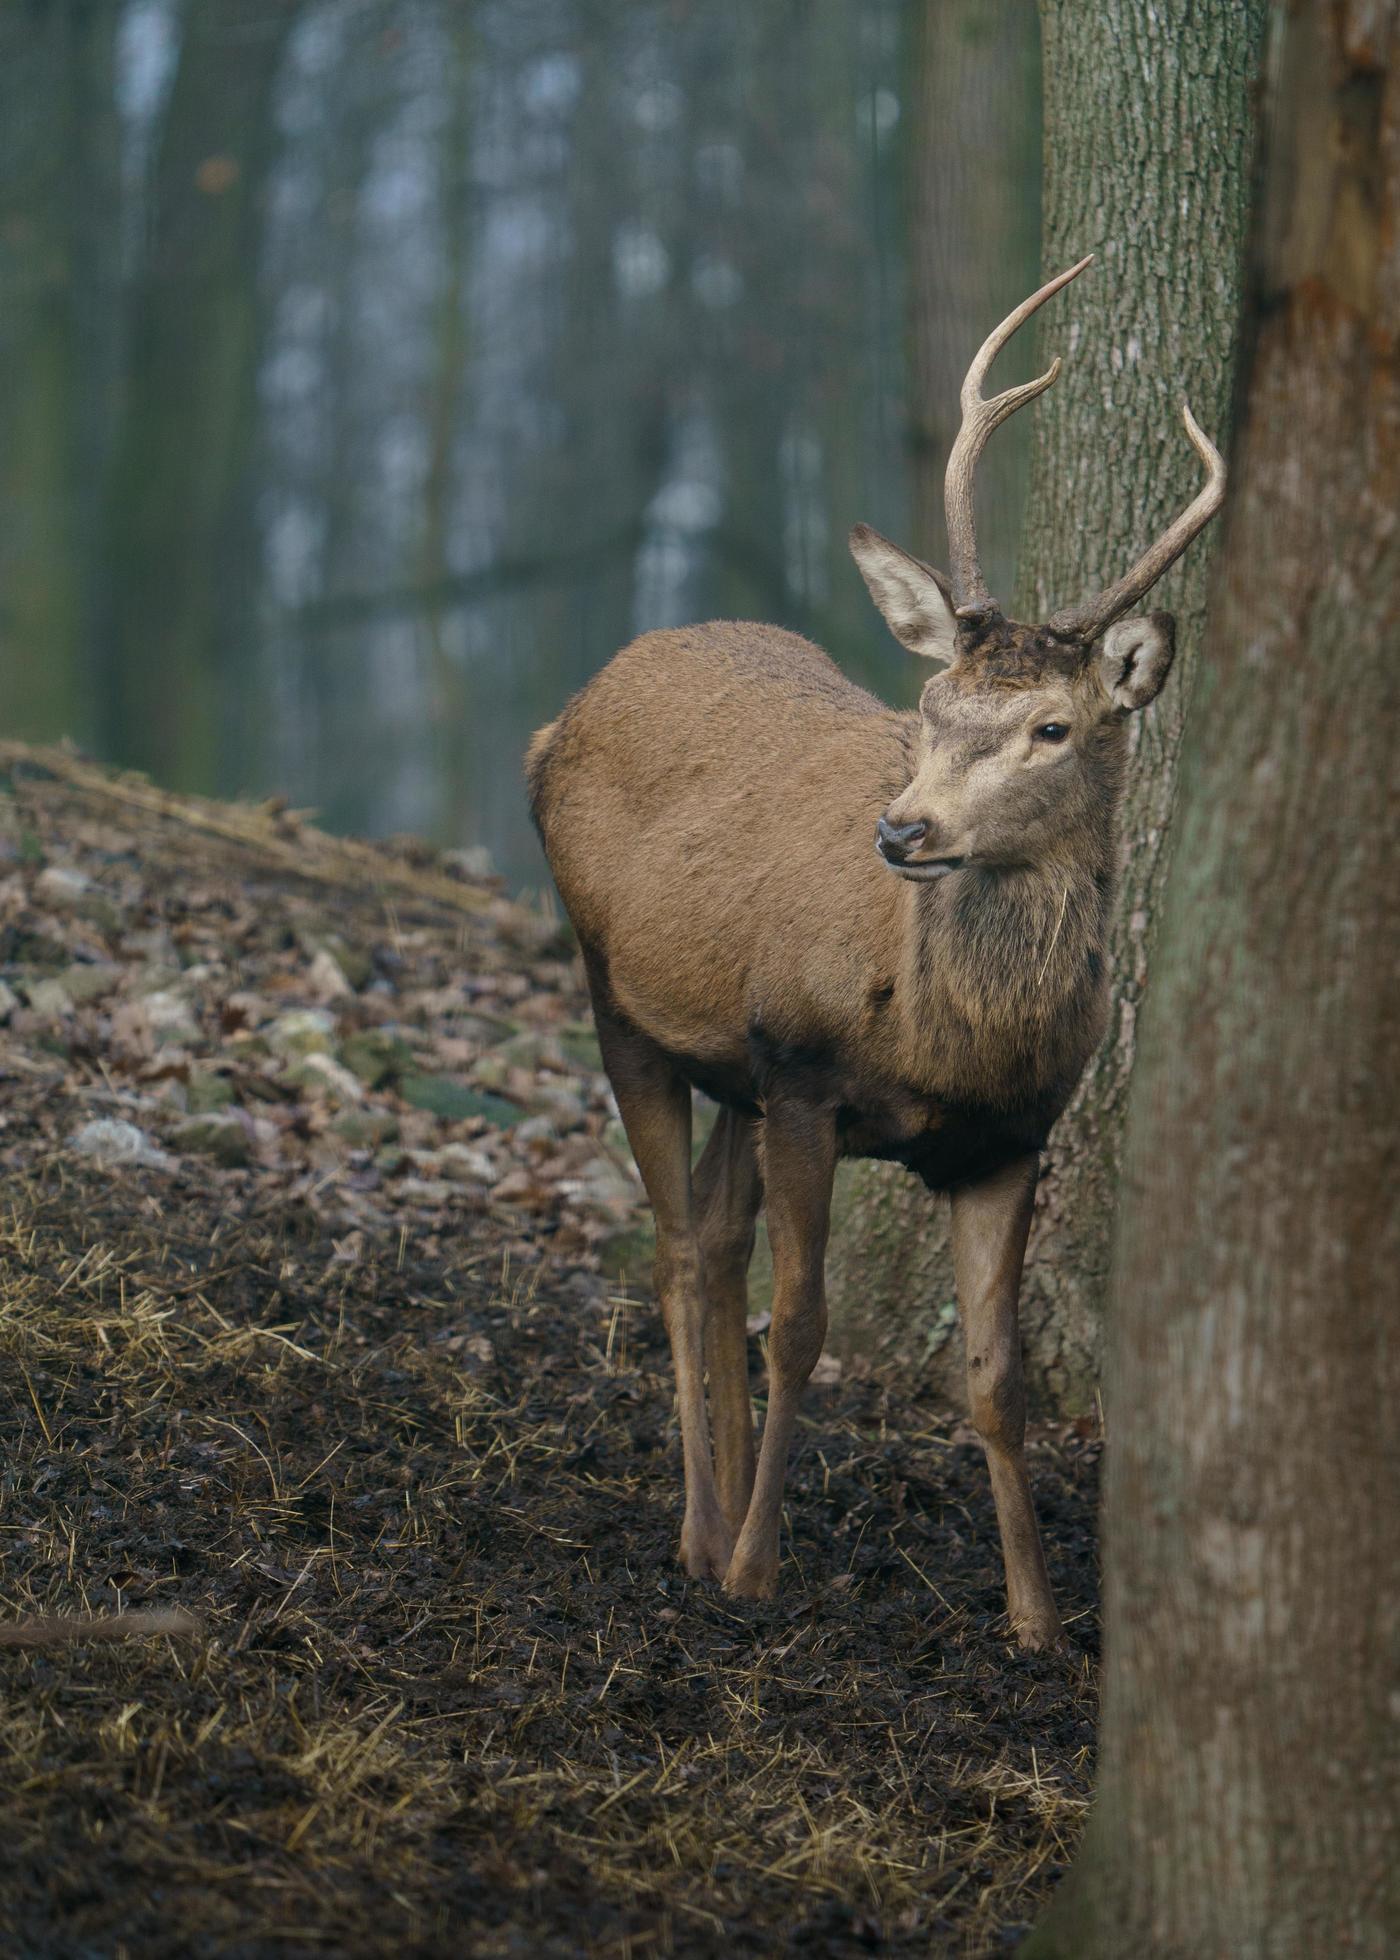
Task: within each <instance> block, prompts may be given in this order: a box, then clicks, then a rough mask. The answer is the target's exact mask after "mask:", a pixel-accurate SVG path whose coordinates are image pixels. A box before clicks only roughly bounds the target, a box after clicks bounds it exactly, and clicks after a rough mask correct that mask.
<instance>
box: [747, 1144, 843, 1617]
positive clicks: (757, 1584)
mask: <svg viewBox="0 0 1400 1960" xmlns="http://www.w3.org/2000/svg"><path fill="white" fill-rule="evenodd" d="M835 1170H836V1126H835V1123H834V1121H833V1119H832V1117H831V1115H830V1114H829V1113H828V1112H827V1111H824V1110H820V1109H813V1108H809V1107H807V1106H804V1105H797V1106H779V1107H774V1106H772V1105H770V1106H769V1109H768V1114H767V1120H766V1121H765V1123H764V1141H763V1182H764V1190H765V1194H766V1202H767V1208H768V1237H769V1240H770V1242H771V1244H772V1247H773V1318H772V1321H771V1323H770V1325H769V1329H768V1414H767V1416H766V1418H765V1420H764V1424H763V1442H762V1444H761V1446H760V1448H759V1452H758V1471H757V1474H756V1476H755V1478H754V1487H753V1496H752V1498H751V1499H750V1501H749V1508H748V1514H747V1516H746V1517H745V1519H744V1526H743V1530H742V1531H741V1532H740V1533H739V1542H738V1544H737V1545H736V1546H735V1547H734V1556H733V1558H732V1559H731V1560H730V1562H729V1570H728V1571H727V1572H726V1573H725V1575H724V1588H725V1591H726V1592H731V1593H739V1594H743V1595H744V1596H746V1597H748V1598H751V1599H771V1598H772V1597H773V1595H774V1593H776V1591H777V1590H778V1526H779V1520H780V1518H781V1514H782V1508H783V1483H784V1480H785V1478H786V1476H787V1461H788V1451H789V1449H790V1447H791V1444H792V1432H793V1429H794V1427H795V1426H796V1423H797V1409H798V1404H799V1402H800V1401H801V1398H802V1391H803V1389H804V1388H805V1387H806V1385H807V1378H808V1376H809V1375H810V1374H811V1372H812V1369H813V1368H814V1367H815V1366H816V1361H817V1356H818V1355H819V1354H820V1353H821V1351H822V1342H823V1340H824V1339H825V1338H826V1291H825V1285H824V1277H823V1267H824V1264H825V1260H826V1238H827V1230H828V1226H829V1224H830V1217H831V1180H832V1177H833V1175H834V1174H835Z"/></svg>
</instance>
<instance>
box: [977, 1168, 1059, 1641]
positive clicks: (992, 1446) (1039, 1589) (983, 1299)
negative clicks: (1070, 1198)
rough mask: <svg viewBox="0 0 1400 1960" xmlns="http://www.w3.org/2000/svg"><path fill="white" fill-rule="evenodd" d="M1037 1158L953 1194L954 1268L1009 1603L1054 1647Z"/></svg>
mask: <svg viewBox="0 0 1400 1960" xmlns="http://www.w3.org/2000/svg"><path fill="white" fill-rule="evenodd" d="M1037 1161H1038V1160H1037V1159H1036V1158H1034V1157H1022V1158H1019V1159H1017V1161H1016V1162H1015V1163H1012V1164H1008V1165H1007V1166H1006V1167H1005V1168H1004V1169H1003V1170H1000V1171H998V1172H997V1173H996V1174H995V1176H993V1177H989V1178H986V1179H984V1180H983V1181H982V1182H980V1183H978V1184H973V1185H968V1186H966V1187H964V1188H963V1189H962V1190H960V1191H955V1192H954V1194H953V1270H954V1275H955V1277H956V1280H957V1288H958V1307H959V1310H960V1312H961V1314H962V1322H963V1333H964V1335H965V1337H966V1341H967V1387H968V1399H969V1401H970V1403H971V1406H972V1420H973V1423H974V1424H975V1426H976V1428H977V1430H978V1432H979V1434H980V1435H981V1437H982V1441H983V1443H984V1444H985V1445H986V1450H987V1467H988V1469H989V1470H990V1472H991V1478H992V1495H993V1497H994V1498H995V1500H996V1507H997V1524H998V1526H999V1528H1000V1531H1001V1549H1002V1556H1003V1558H1004V1560H1005V1564H1006V1605H1007V1612H1008V1615H1009V1617H1010V1620H1011V1627H1012V1631H1013V1632H1014V1633H1015V1635H1016V1637H1017V1639H1018V1640H1019V1641H1020V1643H1021V1645H1022V1646H1023V1647H1030V1648H1037V1647H1051V1646H1054V1644H1055V1643H1056V1641H1057V1640H1058V1639H1059V1637H1060V1616H1059V1613H1058V1612H1057V1611H1056V1608H1055V1599H1054V1595H1053V1594H1052V1592H1051V1590H1050V1578H1049V1574H1048V1573H1047V1572H1046V1569H1045V1554H1044V1552H1043V1551H1042V1550H1041V1546H1040V1532H1039V1531H1038V1529H1037V1528H1036V1522H1035V1510H1034V1507H1033V1505H1032V1503H1031V1487H1030V1479H1029V1477H1028V1476H1027V1474H1026V1456H1025V1439H1026V1395H1025V1388H1024V1386H1023V1384H1022V1380H1021V1331H1020V1324H1019V1318H1018V1312H1017V1308H1018V1301H1019V1296H1020V1290H1021V1264H1022V1261H1023V1259H1024V1257H1025V1251H1026V1237H1027V1234H1028V1233H1029V1231H1030V1222H1031V1209H1032V1206H1033V1205H1034V1202H1035V1182H1036V1171H1037Z"/></svg>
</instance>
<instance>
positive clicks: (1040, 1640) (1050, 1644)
mask: <svg viewBox="0 0 1400 1960" xmlns="http://www.w3.org/2000/svg"><path fill="white" fill-rule="evenodd" d="M1012 1632H1013V1633H1014V1634H1015V1636H1016V1643H1017V1645H1018V1646H1019V1647H1021V1648H1022V1649H1024V1651H1025V1652H1026V1653H1028V1654H1048V1653H1053V1652H1055V1651H1056V1649H1058V1648H1063V1647H1064V1645H1065V1634H1064V1628H1063V1627H1062V1626H1061V1625H1060V1616H1059V1614H1058V1613H1056V1612H1055V1611H1053V1609H1052V1610H1051V1611H1050V1612H1049V1613H1035V1614H1027V1616H1026V1617H1025V1619H1023V1620H1017V1621H1016V1622H1015V1624H1014V1625H1013V1627H1012Z"/></svg>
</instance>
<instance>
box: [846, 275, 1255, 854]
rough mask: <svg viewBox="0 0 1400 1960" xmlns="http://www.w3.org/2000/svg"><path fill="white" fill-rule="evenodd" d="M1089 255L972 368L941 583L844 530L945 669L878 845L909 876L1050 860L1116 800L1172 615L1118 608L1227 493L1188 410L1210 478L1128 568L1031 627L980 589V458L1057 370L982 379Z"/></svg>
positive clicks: (1136, 596)
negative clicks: (1128, 744) (995, 385)
mask: <svg viewBox="0 0 1400 1960" xmlns="http://www.w3.org/2000/svg"><path fill="white" fill-rule="evenodd" d="M1091 262H1092V261H1091V258H1085V259H1081V260H1080V261H1079V263H1078V265H1074V266H1071V267H1070V269H1069V270H1068V272H1062V273H1060V274H1059V276H1058V277H1057V278H1055V279H1051V280H1050V281H1049V282H1048V283H1047V284H1046V285H1044V286H1042V287H1041V288H1040V290H1039V292H1036V293H1032V294H1031V296H1030V298H1029V299H1026V300H1023V301H1022V302H1021V304H1020V305H1019V306H1018V307H1017V308H1016V309H1015V310H1014V312H1011V313H1009V314H1008V315H1007V317H1006V318H1005V319H1004V320H1003V321H1002V322H1001V324H1000V326H998V327H996V328H995V329H994V330H993V331H992V332H991V333H990V334H989V335H988V336H987V338H986V340H985V341H984V342H983V343H982V346H981V347H980V348H979V349H978V352H977V354H976V356H975V358H974V359H973V362H972V365H971V367H970V368H969V369H968V371H967V376H966V379H965V380H964V382H963V386H962V427H961V428H960V429H959V431H958V435H957V439H956V441H955V442H954V444H953V448H952V453H951V454H950V456H949V458H948V468H947V472H946V474H945V477H944V506H945V509H946V512H947V519H948V544H949V552H950V555H951V560H952V567H953V571H952V577H951V579H949V578H945V577H944V576H943V574H942V573H941V572H936V571H935V570H934V569H933V567H932V566H931V565H926V564H924V563H923V562H922V560H921V559H918V558H914V557H911V556H910V554H909V553H908V552H906V551H901V550H900V548H899V546H898V545H894V544H891V543H890V542H889V540H888V539H886V538H882V537H881V536H880V535H879V533H878V532H876V531H872V530H871V529H870V527H869V526H868V525H865V524H858V525H857V526H856V528H855V529H854V530H853V531H852V533H851V551H852V554H853V555H854V557H855V561H856V563H857V565H858V566H859V567H860V570H861V574H862V576H863V577H864V579H865V582H866V584H867V585H868V586H869V588H870V593H871V597H872V598H873V599H874V601H875V603H876V605H877V606H878V607H879V609H880V611H881V612H882V613H883V614H884V617H885V619H886V621H887V622H888V624H889V626H890V628H891V630H892V631H893V633H894V635H895V637H896V639H898V640H899V641H901V642H902V644H903V645H905V646H906V647H908V648H909V649H910V651H911V652H914V653H917V654H920V655H922V656H923V657H924V658H926V659H928V660H932V661H936V662H937V663H938V664H939V667H940V669H941V670H942V671H941V672H939V673H938V674H937V675H936V676H935V677H934V678H933V679H931V680H930V681H929V682H928V683H927V684H926V686H925V687H924V690H923V694H922V697H921V699H920V703H919V715H920V725H919V743H918V753H917V759H916V763H915V769H914V774H913V777H912V780H911V781H910V782H909V784H908V785H907V787H906V788H905V789H904V790H903V791H901V793H900V794H899V795H898V796H896V797H895V798H894V800H893V801H892V802H891V803H890V805H889V806H888V808H887V809H886V811H885V813H884V815H883V816H882V817H881V818H880V820H879V823H878V825H877V828H876V849H877V851H878V852H879V854H880V856H881V857H882V858H883V859H884V860H885V862H886V863H887V864H888V865H889V866H890V867H891V869H892V870H895V871H898V872H899V873H900V874H901V875H902V876H904V877H906V878H916V879H921V880H928V879H934V878H941V877H945V876H947V875H948V874H949V873H950V872H953V871H958V870H961V869H963V868H964V867H965V866H972V865H981V866H984V867H988V868H992V867H1008V866H1013V865H1017V864H1025V863H1032V864H1034V863H1041V862H1044V861H1045V859H1046V858H1047V857H1051V856H1053V855H1054V854H1055V852H1056V850H1057V849H1058V848H1060V847H1061V846H1062V844H1063V842H1064V840H1066V839H1067V838H1070V837H1073V836H1074V834H1075V833H1076V832H1077V830H1078V829H1079V827H1080V824H1081V822H1082V821H1086V820H1089V819H1091V818H1092V817H1093V815H1094V813H1095V812H1098V811H1102V810H1104V809H1105V808H1112V807H1113V806H1115V805H1116V801H1117V792H1118V788H1119V785H1120V783H1121V776H1122V767H1123V757H1124V750H1125V730H1124V723H1125V720H1126V717H1127V716H1128V715H1129V714H1132V713H1134V712H1135V711H1136V710H1137V709H1139V708H1145V707H1146V706H1147V704H1148V702H1149V701H1152V700H1154V699H1155V698H1156V696H1157V694H1158V693H1159V692H1160V690H1161V687H1162V684H1163V682H1164V681H1165V680H1166V678H1167V674H1168V672H1169V671H1170V669H1171V664H1172V656H1173V652H1174V645H1175V621H1174V620H1173V618H1172V616H1171V614H1170V613H1163V612H1156V613H1146V614H1139V615H1137V616H1135V617H1125V615H1127V614H1128V613H1129V612H1130V609H1131V608H1132V607H1133V606H1134V605H1136V604H1137V602H1138V601H1139V600H1140V599H1141V598H1143V597H1144V595H1145V594H1146V593H1147V592H1148V591H1150V590H1151V588H1152V587H1153V586H1154V585H1155V584H1156V583H1157V580H1158V579H1159V578H1161V576H1162V574H1163V573H1164V572H1165V571H1166V570H1167V568H1168V566H1170V565H1172V564H1174V563H1175V561H1176V560H1177V559H1178V558H1179V557H1180V556H1181V554H1182V552H1183V551H1185V549H1186V547H1187V546H1188V545H1189V544H1190V543H1191V541H1192V539H1193V538H1194V537H1196V535H1197V534H1198V533H1199V532H1200V531H1201V530H1203V529H1204V527H1205V526H1206V524H1208V523H1209V521H1210V519H1211V518H1212V517H1213V516H1214V515H1215V513H1216V511H1217V510H1218V509H1219V508H1220V505H1221V502H1222V500H1223V498H1224V495H1225V465H1224V463H1223V462H1222V461H1221V458H1220V454H1219V452H1218V451H1217V449H1216V448H1215V446H1214V444H1213V443H1212V442H1211V441H1210V438H1209V437H1208V436H1206V435H1204V434H1203V433H1202V431H1201V429H1200V428H1199V426H1198V425H1197V423H1196V420H1195V417H1194V416H1193V415H1192V413H1191V410H1190V409H1189V408H1188V407H1186V405H1185V404H1184V403H1183V405H1182V413H1183V416H1184V419H1185V423H1186V433H1187V435H1188V436H1189V437H1190V439H1191V442H1192V445H1193V447H1194V448H1195V450H1196V453H1197V455H1198V456H1199V457H1200V459H1201V461H1202V462H1203V463H1204V464H1205V466H1206V482H1205V485H1204V487H1203V488H1202V490H1201V492H1200V494H1199V495H1198V496H1197V498H1196V499H1195V501H1194V502H1193V503H1192V504H1190V505H1189V506H1188V508H1187V509H1186V510H1184V511H1183V512H1182V513H1181V515H1180V516H1179V517H1178V518H1177V519H1176V521H1175V522H1174V523H1173V524H1171V525H1169V526H1168V528H1167V529H1166V530H1165V531H1164V532H1163V533H1162V535H1161V536H1160V537H1159V538H1158V539H1157V540H1156V541H1155V543H1153V544H1152V545H1151V546H1150V547H1149V548H1148V550H1147V551H1145V552H1144V553H1143V555H1142V557H1141V558H1139V559H1138V561H1137V563H1136V564H1135V565H1134V566H1133V567H1132V569H1131V570H1130V571H1129V572H1127V573H1126V574H1125V575H1124V576H1123V577H1122V578H1120V579H1119V580H1118V581H1117V583H1116V584H1114V585H1110V586H1109V587H1108V588H1107V589H1106V590H1105V591H1103V592H1100V593H1098V594H1096V595H1095V596H1094V597H1093V598H1092V599H1090V600H1088V601H1087V602H1086V603H1085V604H1084V605H1082V606H1078V607H1071V608H1066V609H1063V610H1061V611H1060V612H1057V613H1055V614H1053V615H1052V616H1051V618H1050V619H1049V620H1047V621H1046V622H1045V624H1044V625H1041V626H1025V625H1022V624H1020V623H1019V622H1017V621H1016V620H1012V619H1007V618H1006V617H1005V616H1004V615H1003V614H1002V612H1001V610H1000V608H999V607H998V606H997V604H996V602H995V601H994V600H993V599H992V598H991V596H990V595H989V593H988V591H987V588H986V584H985V582H984V581H983V577H982V572H981V567H980V565H979V563H978V558H977V538H976V531H975V526H974V518H973V496H972V492H973V479H974V475H975V472H976V468H977V460H978V458H979V457H980V455H981V453H982V450H983V448H984V446H985V444H986V441H987V438H988V436H989V435H990V434H991V433H992V431H993V429H995V428H996V427H997V426H998V425H999V424H1000V423H1002V422H1004V421H1005V420H1006V418H1007V417H1008V416H1009V415H1012V414H1014V413H1015V411H1016V410H1017V409H1018V408H1020V407H1022V406H1023V405H1024V404H1025V403H1026V402H1028V401H1032V400H1034V398H1035V397H1036V396H1037V395H1040V394H1043V393H1044V391H1045V390H1046V389H1047V388H1048V387H1049V386H1050V385H1051V383H1052V382H1053V381H1054V380H1055V377H1056V376H1057V375H1058V373H1059V371H1060V363H1059V360H1058V358H1057V359H1056V360H1055V361H1053V362H1052V363H1051V365H1050V367H1049V368H1048V369H1047V371H1046V372H1045V373H1044V374H1042V375H1039V376H1038V377H1037V378H1036V379H1035V380H1034V381H1028V382H1026V383H1024V385H1023V386H1021V387H1019V388H1008V389H1007V390H1006V391H1005V392H1004V393H1003V394H1000V395H995V396H993V397H992V398H991V399H990V400H988V399H986V398H985V397H984V396H983V394H982V384H983V381H984V380H985V378H986V374H987V370H988V369H989V368H990V366H991V364H992V362H993V360H994V359H995V358H996V356H997V354H998V353H999V352H1000V351H1001V349H1002V348H1003V347H1004V346H1005V345H1006V342H1007V341H1008V340H1009V339H1010V338H1011V336H1012V334H1013V333H1015V331H1016V329H1017V328H1018V327H1019V326H1021V325H1022V324H1023V323H1024V322H1025V321H1026V320H1028V319H1029V318H1030V316H1031V314H1032V313H1034V312H1035V311H1036V309H1037V308H1038V307H1040V306H1043V305H1044V304H1045V302H1046V300H1048V299H1050V298H1051V297H1052V296H1053V295H1054V294H1055V293H1057V292H1059V290H1060V288H1061V287H1062V286H1065V285H1067V284H1068V283H1069V281H1070V280H1071V279H1076V278H1078V276H1079V274H1080V273H1081V272H1083V271H1084V269H1085V267H1086V266H1088V265H1089V264H1090V263H1091Z"/></svg>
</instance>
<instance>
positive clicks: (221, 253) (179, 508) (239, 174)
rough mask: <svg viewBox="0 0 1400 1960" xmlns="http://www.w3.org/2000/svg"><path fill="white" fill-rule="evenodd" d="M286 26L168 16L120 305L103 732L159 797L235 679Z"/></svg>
mask: <svg viewBox="0 0 1400 1960" xmlns="http://www.w3.org/2000/svg"><path fill="white" fill-rule="evenodd" d="M294 19H295V11H294V8H293V7H292V6H291V5H289V4H286V0H279V3H278V4H277V5H273V6H269V5H267V4H266V0H217V4H214V3H213V0H211V4H208V5H205V6H199V7H192V8H189V9H187V10H186V12H185V14H184V16H183V22H184V30H183V42H182V45H181V49H180V57H179V67H178V69H177V71H176V75H175V81H174V85H173V87H172V89H171V95H170V103H169V107H168V109H167V111H166V121H165V128H164V133H163V136H162V139H161V145H160V155H159V161H158V164H157V172H156V189H155V210H154V213H153V217H152V224H151V235H150V243H149V246H148V250H147V256H146V258H145V261H144V263H143V266H142V269H141V273H140V277H139V280H138V284H137V289H136V293H135V297H134V301H133V309H132V310H133V326H132V341H131V355H130V381H129V385H128V393H127V399H126V403H125V416H124V422H123V428H122V434H121V438H120V440H119V443H118V447H117V453H116V456H115V458H114V462H113V471H112V482H111V486H110V497H109V512H110V541H109V552H110V568H109V576H110V594H111V596H110V642H111V643H110V645H109V647H108V648H107V653H106V663H105V664H106V666H107V669H108V673H109V677H110V688H111V696H112V698H111V699H110V700H109V702H108V727H109V730H110V736H111V740H112V744H113V747H114V749H115V752H116V755H117V759H118V760H120V761H122V762H125V763H130V764H133V765H135V766H136V767H138V768H143V769H150V770H153V771H155V772H156V773H157V774H158V775H159V776H160V778H161V780H162V781H163V782H165V783H167V784H168V785H169V786H170V787H171V788H175V789H207V788H208V787H210V786H211V785H212V784H215V783H218V782H219V781H220V780H221V777H220V771H219V766H218V765H219V760H220V749H221V744H222V741H223V739H224V733H225V728H224V720H225V717H224V710H225V709H226V707H227V706H228V704H229V700H230V695H231V694H232V695H233V696H234V698H235V704H236V694H237V690H238V686H239V683H240V681H243V680H244V676H245V674H246V670H247V662H248V642H249V639H250V637H251V616H250V611H249V606H248V594H249V585H250V581H249V577H248V569H247V564H246V561H245V562H240V558H243V557H244V554H243V553H242V552H241V550H240V547H242V546H244V545H245V544H246V532H245V531H244V530H243V528H242V519H243V517H244V515H245V511H246V502H247V495H246V482H245V471H246V465H247V460H248V445H249V440H250V437H251V435H252V431H253V427H254V421H255V402H256V396H255V389H256V376H257V353H258V347H257V338H258V337H257V326H258V319H259V311H258V280H257V269H258V245H259V239H260V235H261V224H262V191H263V183H264V178H265V175H266V168H267V162H268V157H269V153H270V151H271V147H272V141H273V129H272V92H273V83H274V81H275V78H276V74H277V68H278V64H279V61H280V59H281V53H282V48H283V46H284V44H285V41H286V38H287V35H288V33H289V32H290V30H291V27H292V25H293V22H294ZM245 684H246V683H245Z"/></svg>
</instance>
